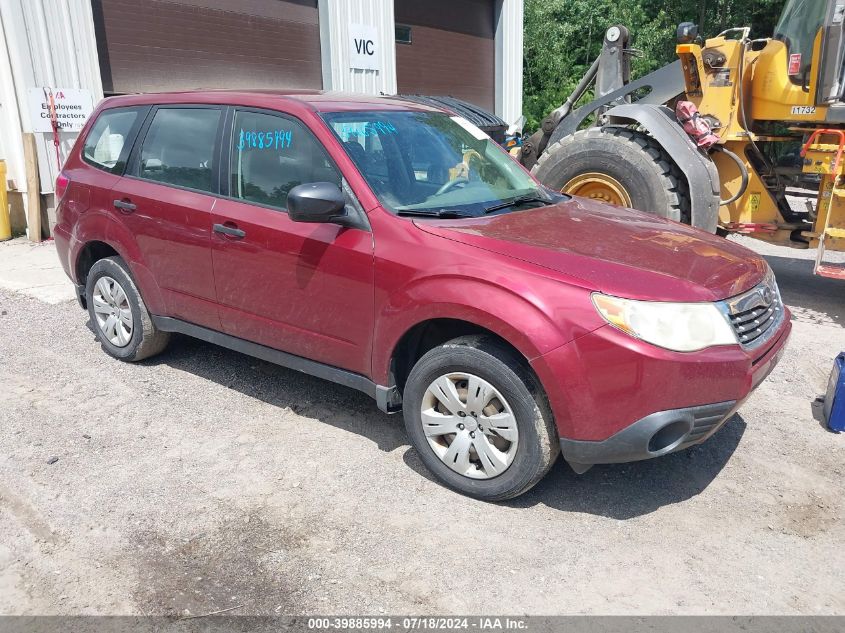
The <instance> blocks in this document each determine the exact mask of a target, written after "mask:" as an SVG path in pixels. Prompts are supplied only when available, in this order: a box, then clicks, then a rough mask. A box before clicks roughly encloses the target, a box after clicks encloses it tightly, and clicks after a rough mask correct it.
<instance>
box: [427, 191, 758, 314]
mask: <svg viewBox="0 0 845 633" xmlns="http://www.w3.org/2000/svg"><path fill="white" fill-rule="evenodd" d="M415 224H416V226H417V227H418V228H420V229H421V230H423V231H425V232H427V233H430V234H432V235H437V236H440V237H443V238H446V239H449V240H454V241H457V242H461V243H463V244H466V245H468V246H473V247H476V248H481V249H484V250H487V251H491V252H494V253H499V254H501V255H505V256H508V257H513V258H516V259H519V260H523V261H526V262H532V263H534V264H537V265H539V266H543V267H545V268H548V269H551V270H554V271H557V272H559V273H561V274H562V275H563V276H565V277H567V278H568V279H569V280H570V281H572V282H574V283H579V282H580V285H582V286H584V287H587V288H589V289H591V290H599V291H601V292H604V293H607V294H612V295H615V296H621V297H629V298H634V299H649V300H652V301H718V300H721V299H725V298H727V297H731V296H734V295H737V294H739V293H741V292H744V291H746V290H748V289H749V288H751V287H753V286H755V285H756V284H758V283H759V282H760V281H761V280H762V279H763V277H764V276H765V274H766V271H767V265H766V263H765V261H764V260H763V259H762V258H760V257H759V256H758V255H756V254H755V253H753V252H752V251H750V250H748V249H747V248H744V247H742V246H739V245H738V244H735V243H733V242H730V241H728V240H726V239H723V238H721V237H717V236H715V235H711V234H709V233H705V232H703V231H699V230H698V229H694V228H691V227H688V226H685V225H683V224H678V223H677V222H670V221H669V220H664V219H662V218H659V217H657V216H654V215H651V214H647V213H640V212H639V211H634V210H632V209H624V208H620V207H613V206H610V205H605V204H601V203H597V202H593V201H590V200H586V199H583V198H571V199H568V200H565V201H563V202H560V203H558V204H555V205H549V206H546V207H541V208H533V209H526V210H523V211H515V212H512V213H504V214H499V215H491V216H486V217H481V218H461V219H457V220H433V221H432V220H417V221H415Z"/></svg>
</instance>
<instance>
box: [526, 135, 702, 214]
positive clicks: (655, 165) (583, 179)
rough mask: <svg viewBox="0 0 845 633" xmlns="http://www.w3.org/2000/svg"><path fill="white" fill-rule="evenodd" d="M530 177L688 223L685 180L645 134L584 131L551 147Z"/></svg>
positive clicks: (562, 189)
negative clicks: (533, 176)
mask: <svg viewBox="0 0 845 633" xmlns="http://www.w3.org/2000/svg"><path fill="white" fill-rule="evenodd" d="M531 172H532V173H533V174H534V175H535V176H536V177H537V178H538V179H539V180H540V182H542V183H543V184H544V185H546V186H547V187H551V188H552V189H555V190H557V191H562V192H564V193H569V194H573V195H580V196H583V197H586V198H591V199H594V200H597V201H601V202H609V203H611V204H616V205H618V206H625V207H632V208H634V209H638V210H640V211H645V212H647V213H653V214H655V215H659V216H660V217H663V218H668V219H670V220H675V221H676V222H683V223H684V224H690V220H691V213H690V197H689V187H688V186H687V182H686V179H685V178H684V176H683V174H682V173H681V171H680V169H678V166H677V165H676V164H675V163H674V161H673V160H672V159H671V158H670V157H669V155H668V154H667V153H666V151H665V150H664V149H663V147H662V146H661V145H660V144H659V143H658V142H657V141H655V140H654V139H653V138H652V137H650V136H648V135H647V134H644V133H643V132H639V131H636V130H631V129H629V128H625V127H613V126H607V127H602V128H589V129H586V130H581V131H579V132H576V133H575V134H573V135H571V136H567V137H566V138H563V139H561V140H560V141H558V142H557V143H554V144H553V145H550V146H549V147H547V148H546V151H545V152H544V153H543V155H542V156H541V157H540V160H538V161H537V164H536V165H535V166H534V169H532V170H531Z"/></svg>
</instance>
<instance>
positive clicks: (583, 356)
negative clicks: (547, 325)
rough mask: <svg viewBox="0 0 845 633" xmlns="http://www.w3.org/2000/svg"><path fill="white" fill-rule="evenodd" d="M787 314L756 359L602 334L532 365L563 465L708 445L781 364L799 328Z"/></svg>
mask: <svg viewBox="0 0 845 633" xmlns="http://www.w3.org/2000/svg"><path fill="white" fill-rule="evenodd" d="M784 316H785V318H784V319H783V321H782V322H781V323H780V324H779V325H778V329H777V332H773V333H772V336H771V337H770V338H769V339H768V340H767V341H766V343H765V345H762V346H761V347H760V348H758V349H755V350H753V351H752V350H745V349H742V348H741V347H740V346H739V345H735V346H725V347H716V348H710V349H707V350H702V351H700V352H692V353H680V352H671V351H669V350H664V349H661V348H657V347H655V346H653V345H649V344H648V343H644V342H642V341H640V340H637V339H634V338H632V337H630V336H628V335H627V334H625V333H623V332H621V331H619V330H617V329H616V328H613V327H611V326H605V327H601V328H599V329H598V330H595V331H594V332H591V333H590V334H587V335H584V336H582V337H580V338H578V339H576V340H575V341H573V342H571V343H569V344H567V345H564V346H563V347H561V348H558V349H557V350H554V351H553V352H550V353H548V354H546V355H544V356H541V357H539V358H537V359H535V360H534V361H532V363H531V364H532V367H533V368H534V370H535V371H536V373H537V375H538V377H539V378H540V380H541V382H542V383H543V385H544V386H545V387H546V393H547V395H548V398H549V403H550V404H551V407H552V412H553V413H554V416H555V423H556V424H557V428H558V435H559V437H560V438H561V440H560V445H561V451H562V453H563V456H564V458H565V459H566V460H567V461H568V462H570V463H572V464H573V467H574V468H575V470H576V471H580V472H583V471H585V470H586V469H587V468H589V466H591V465H593V464H608V463H620V462H630V461H637V460H641V459H649V458H652V457H658V456H660V455H665V454H667V453H671V452H674V451H677V450H681V449H684V448H687V447H689V446H692V445H694V444H698V443H701V442H703V441H705V440H706V439H707V438H709V437H710V436H711V435H713V433H715V432H716V431H717V430H718V429H719V428H720V427H721V426H722V425H723V424H724V423H725V422H726V421H727V420H728V419H730V417H731V416H732V415H733V413H734V412H735V411H736V410H737V409H738V408H739V406H740V405H741V404H742V402H743V401H744V400H745V399H746V398H747V397H748V396H749V394H750V393H751V392H752V391H753V390H754V389H755V388H756V387H757V385H759V384H760V383H761V382H762V381H763V380H764V379H765V378H766V376H768V374H769V373H770V372H771V371H772V369H774V367H775V365H777V363H778V361H779V360H780V357H781V355H782V353H783V349H784V346H785V345H786V341H787V339H788V338H789V334H790V331H791V328H792V325H791V322H790V319H789V313H788V311H787V312H786V314H785V315H784Z"/></svg>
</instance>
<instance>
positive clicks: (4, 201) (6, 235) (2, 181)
mask: <svg viewBox="0 0 845 633" xmlns="http://www.w3.org/2000/svg"><path fill="white" fill-rule="evenodd" d="M11 238H12V223H11V220H10V219H9V196H8V195H7V194H6V161H5V160H0V242H4V241H6V240H8V239H11Z"/></svg>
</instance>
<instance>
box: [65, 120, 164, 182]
mask: <svg viewBox="0 0 845 633" xmlns="http://www.w3.org/2000/svg"><path fill="white" fill-rule="evenodd" d="M150 107H151V106H143V105H141V106H117V107H115V108H105V109H104V110H101V111H100V112H99V113H98V114H97V118H96V119H95V120H94V122H93V123H91V127H90V128H89V129H88V132H87V133H86V134H85V138H84V139H83V141H82V147H81V149H80V151H79V155H80V157H81V158H82V162H83V163H85V164H86V165H90V166H91V167H93V168H94V169H99V170H100V171H104V172H106V173H107V174H112V175H114V176H123V175H124V174H125V173H126V169H127V168H128V167H129V159H130V157H131V155H132V150H133V148H134V147H135V142H136V140H137V138H138V133H139V132H140V131H141V128H142V127H143V126H144V123H145V122H146V120H147V115H148V114H149V110H150ZM127 111H135V112H137V113H138V116H136V117H135V121H133V123H132V125H131V126H130V127H129V132H127V134H126V138H125V139H124V140H123V147H121V148H120V155H119V156H118V158H117V163H116V164H115V167H117V165H122V169H115V168H114V167H112V168H111V169H109V168H108V167H106V166H105V165H101V164H99V163H95V162H94V161H93V160H91V159H89V158H88V156H86V155H85V146H86V145H87V143H88V139H89V138H90V136H91V132H93V131H94V127H95V126H96V125H97V123H98V122H99V121H100V119H101V118H102V117H104V116H106V115H108V114H112V113H115V112H127ZM121 159H122V160H121Z"/></svg>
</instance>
